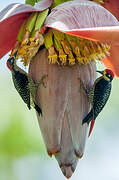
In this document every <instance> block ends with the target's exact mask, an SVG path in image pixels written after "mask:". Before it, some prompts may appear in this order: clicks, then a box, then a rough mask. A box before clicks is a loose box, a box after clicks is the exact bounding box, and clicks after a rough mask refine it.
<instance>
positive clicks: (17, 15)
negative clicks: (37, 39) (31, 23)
mask: <svg viewBox="0 0 119 180" xmlns="http://www.w3.org/2000/svg"><path fill="white" fill-rule="evenodd" d="M52 3H53V0H43V1H40V2H39V3H37V4H36V5H35V7H33V6H31V5H26V4H18V3H14V4H10V5H9V6H7V7H6V8H5V9H3V10H2V11H1V12H0V58H2V56H4V55H5V54H6V53H7V52H9V51H10V50H11V49H12V48H13V46H14V44H15V41H16V37H17V34H18V31H19V28H20V26H21V24H22V23H23V22H24V20H25V19H26V18H27V17H28V16H29V14H30V12H35V11H39V12H40V11H43V10H45V9H47V8H48V7H50V6H51V4H52Z"/></svg>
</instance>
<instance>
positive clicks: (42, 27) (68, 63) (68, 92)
mask: <svg viewBox="0 0 119 180" xmlns="http://www.w3.org/2000/svg"><path fill="white" fill-rule="evenodd" d="M113 1H114V0H113ZM56 2H58V1H53V0H43V1H40V2H38V3H36V4H35V6H34V7H33V6H31V5H27V4H18V3H15V4H10V5H9V6H8V7H6V8H5V9H4V10H2V11H1V13H0V58H2V57H3V56H4V55H5V54H6V53H8V52H9V51H10V50H12V51H11V54H10V56H12V55H13V54H14V52H15V51H16V50H18V57H17V58H18V59H21V61H22V62H23V64H24V65H25V66H27V65H29V75H30V76H31V78H32V79H33V80H34V82H38V81H39V80H40V79H41V78H42V76H43V75H44V74H47V75H48V77H47V78H46V80H45V86H46V88H44V87H43V86H40V87H39V88H38V89H37V91H36V94H35V96H36V103H37V104H38V105H39V106H40V107H41V108H42V112H43V115H42V117H39V116H38V115H37V117H38V121H39V125H40V128H41V132H42V135H43V139H44V142H45V145H46V149H47V152H48V154H49V155H50V156H52V155H55V158H56V159H57V161H58V163H59V166H60V168H61V170H62V172H63V174H64V175H65V176H66V177H67V178H69V177H71V175H72V174H73V172H74V171H75V168H76V165H77V162H78V159H79V158H81V157H82V156H83V153H84V148H85V143H86V139H87V135H88V131H89V129H88V124H84V125H82V120H83V118H84V117H85V116H86V115H87V113H88V112H89V110H90V108H91V104H90V103H89V100H88V97H87V95H86V93H85V92H84V91H83V90H81V83H80V79H81V80H82V81H83V83H84V85H85V86H86V88H87V89H90V88H91V87H92V86H93V84H94V81H95V79H96V62H98V61H100V62H104V64H105V65H106V66H107V67H108V68H110V69H111V70H112V71H113V72H114V74H115V75H116V76H119V60H118V56H117V57H116V55H118V45H119V22H118V20H117V19H116V17H115V16H114V15H113V14H111V13H110V12H109V11H108V10H106V9H105V8H104V7H102V6H101V5H102V4H101V5H100V4H98V3H97V2H99V3H102V2H103V1H102V0H101V1H100V0H95V2H92V1H88V0H74V1H68V2H64V3H61V4H59V5H57V3H56ZM115 2H116V0H115Z"/></svg>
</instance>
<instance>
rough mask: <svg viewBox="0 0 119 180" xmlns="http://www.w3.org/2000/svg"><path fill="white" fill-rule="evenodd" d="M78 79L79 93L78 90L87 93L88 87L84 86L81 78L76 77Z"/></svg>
mask: <svg viewBox="0 0 119 180" xmlns="http://www.w3.org/2000/svg"><path fill="white" fill-rule="evenodd" d="M78 79H79V81H80V89H79V93H80V91H82V90H84V91H85V93H86V94H88V92H89V91H88V89H87V88H86V86H85V85H84V82H83V81H82V79H80V78H78Z"/></svg>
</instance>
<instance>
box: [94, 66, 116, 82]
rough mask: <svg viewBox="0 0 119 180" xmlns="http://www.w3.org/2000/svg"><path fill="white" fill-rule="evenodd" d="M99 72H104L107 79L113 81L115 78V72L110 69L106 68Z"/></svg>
mask: <svg viewBox="0 0 119 180" xmlns="http://www.w3.org/2000/svg"><path fill="white" fill-rule="evenodd" d="M97 72H99V73H100V74H102V75H103V78H104V79H105V80H106V81H110V82H111V81H112V80H113V78H114V73H113V72H112V71H111V70H110V69H105V70H104V71H97Z"/></svg>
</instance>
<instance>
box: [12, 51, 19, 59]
mask: <svg viewBox="0 0 119 180" xmlns="http://www.w3.org/2000/svg"><path fill="white" fill-rule="evenodd" d="M17 53H18V50H16V51H15V53H14V55H13V57H14V58H16V56H17Z"/></svg>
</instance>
